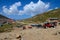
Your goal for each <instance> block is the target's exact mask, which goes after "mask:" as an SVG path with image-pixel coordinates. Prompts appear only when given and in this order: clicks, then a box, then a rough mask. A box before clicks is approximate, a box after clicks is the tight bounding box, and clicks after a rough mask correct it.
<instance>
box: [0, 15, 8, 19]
mask: <svg viewBox="0 0 60 40" xmlns="http://www.w3.org/2000/svg"><path fill="white" fill-rule="evenodd" d="M0 19H8V18H7V17H5V16H3V15H1V14H0Z"/></svg>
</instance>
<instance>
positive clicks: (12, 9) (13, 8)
mask: <svg viewBox="0 0 60 40" xmlns="http://www.w3.org/2000/svg"><path fill="white" fill-rule="evenodd" d="M19 6H21V3H20V2H16V3H15V4H13V5H11V6H10V8H9V9H8V8H7V7H6V6H3V12H4V13H7V14H14V13H18V12H19V10H18V7H19Z"/></svg>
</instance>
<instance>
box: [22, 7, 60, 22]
mask: <svg viewBox="0 0 60 40" xmlns="http://www.w3.org/2000/svg"><path fill="white" fill-rule="evenodd" d="M48 18H60V8H58V9H54V10H50V11H48V12H45V13H41V14H38V15H36V16H34V17H32V18H28V19H25V20H22V21H23V22H36V23H37V22H44V21H46V20H47V19H48Z"/></svg>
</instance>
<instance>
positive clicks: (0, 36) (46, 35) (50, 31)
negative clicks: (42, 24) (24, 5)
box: [0, 26, 60, 40]
mask: <svg viewBox="0 0 60 40" xmlns="http://www.w3.org/2000/svg"><path fill="white" fill-rule="evenodd" d="M19 35H21V37H22V38H21V40H60V26H57V27H56V28H47V29H43V28H32V29H26V30H22V29H21V28H14V30H13V31H12V32H4V33H0V40H20V39H17V37H18V36H19Z"/></svg>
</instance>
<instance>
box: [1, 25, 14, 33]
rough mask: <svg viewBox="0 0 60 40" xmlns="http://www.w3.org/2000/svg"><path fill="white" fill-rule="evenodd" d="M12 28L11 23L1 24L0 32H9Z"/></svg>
mask: <svg viewBox="0 0 60 40" xmlns="http://www.w3.org/2000/svg"><path fill="white" fill-rule="evenodd" d="M12 29H13V26H12V24H3V25H2V26H0V33H1V32H10V31H11V30H12Z"/></svg>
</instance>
